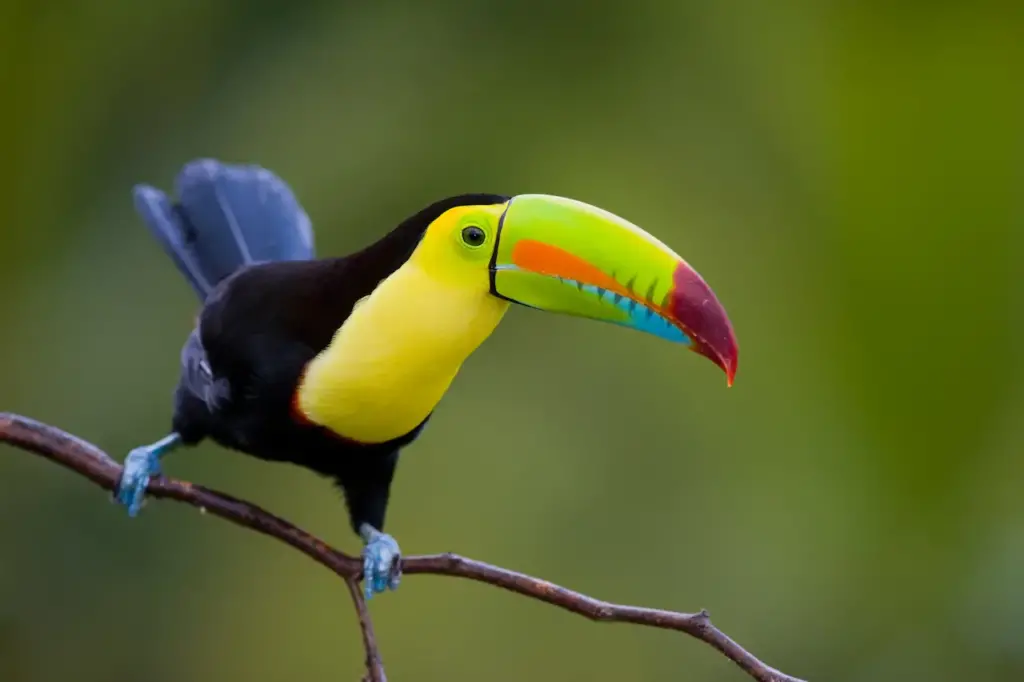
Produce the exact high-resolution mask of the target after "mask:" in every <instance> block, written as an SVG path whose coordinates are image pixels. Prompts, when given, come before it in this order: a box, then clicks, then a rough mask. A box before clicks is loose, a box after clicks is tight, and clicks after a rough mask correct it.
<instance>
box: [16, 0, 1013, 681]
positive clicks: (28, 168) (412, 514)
mask: <svg viewBox="0 0 1024 682" xmlns="http://www.w3.org/2000/svg"><path fill="white" fill-rule="evenodd" d="M853 5H854V4H853V3H848V4H843V3H823V2H816V1H812V0H780V1H779V2H773V3H761V2H752V1H751V2H725V3H697V2H685V1H681V2H676V3H664V2H654V1H650V0H633V1H632V2H629V3H618V4H613V3H592V4H590V5H588V6H587V7H588V8H589V9H587V10H586V11H581V10H580V8H579V7H577V6H572V7H571V8H570V6H569V5H564V6H562V5H558V4H557V3H545V2H535V1H532V0H531V1H521V2H517V3H499V2H476V3H470V2H465V1H455V0H448V1H446V2H435V3H411V2H410V3H399V4H387V3H327V2H306V3H293V4H290V5H288V4H285V3H271V2H251V1H250V2H241V1H236V2H219V3H218V2H200V1H199V0H177V1H176V2H170V1H169V0H152V1H149V2H129V1H128V0H109V1H107V2H91V3H71V2H53V3H39V4H30V3H26V2H22V3H11V2H8V3H6V4H3V5H0V88H2V93H3V98H2V102H3V105H2V107H0V161H2V164H0V167H2V170H0V205H2V206H3V207H4V208H3V218H2V220H0V236H2V241H0V291H2V298H0V309H2V314H0V324H2V325H3V326H2V328H0V357H3V358H4V364H5V367H4V369H3V370H2V371H0V409H5V410H15V411H18V412H22V413H25V414H28V415H31V416H33V417H35V418H39V419H42V420H45V421H49V422H53V423H55V424H58V425H60V426H62V427H64V428H67V429H69V430H71V431H74V432H76V433H78V434H79V435H81V436H83V437H85V438H88V439H90V440H92V441H94V442H96V443H98V444H100V445H102V446H103V447H105V448H107V449H109V451H110V452H111V453H113V454H114V455H115V456H118V457H121V456H123V454H124V453H127V451H128V450H129V449H130V448H131V447H132V446H134V445H137V444H139V443H143V442H149V441H151V440H154V439H155V438H157V437H159V436H160V435H162V434H163V432H164V430H165V429H166V428H167V424H168V418H169V409H170V392H171V389H172V387H173V383H174V380H175V375H176V372H177V358H178V352H179V348H180V345H181V343H182V341H183V339H184V337H185V334H186V333H187V331H188V329H189V326H190V324H191V320H192V316H193V314H194V312H195V302H194V300H193V298H192V293H191V291H190V290H189V288H188V285H187V284H186V283H185V282H184V280H182V279H180V278H179V276H178V274H177V273H176V272H175V270H174V267H173V265H172V264H171V262H170V261H169V260H168V259H166V258H165V257H164V256H163V254H162V253H161V252H160V250H159V248H158V247H157V245H156V243H155V242H154V241H153V240H152V238H151V237H150V236H149V235H148V234H147V233H146V232H145V230H144V228H143V227H142V225H141V223H140V222H139V220H138V219H137V218H136V216H135V215H134V213H133V209H132V205H131V197H130V188H131V185H132V184H133V183H135V182H139V181H146V182H150V183H153V184H157V185H159V186H162V187H168V186H169V185H170V183H171V182H172V180H173V175H174V173H175V172H176V171H177V169H178V167H179V166H180V165H181V164H182V163H183V162H185V161H187V160H189V159H191V158H193V157H196V156H215V157H219V158H222V159H224V160H228V161H251V162H258V163H261V164H263V165H266V166H268V167H271V168H273V169H274V170H275V171H277V172H278V173H280V174H281V175H282V176H284V177H285V178H286V179H287V180H288V181H289V182H290V183H291V184H292V186H293V187H294V189H295V191H296V193H297V194H298V196H299V197H300V199H301V200H302V201H303V203H304V204H305V206H306V207H307V209H308V211H309V213H310V214H311V216H312V218H313V220H314V223H315V225H316V228H317V239H318V246H319V248H320V250H321V252H323V253H341V252H344V251H345V250H348V249H354V248H357V247H359V246H361V245H363V244H365V243H367V242H368V241H369V240H372V239H375V238H376V237H378V236H379V235H381V234H382V233H383V232H384V231H386V230H388V229H389V228H390V227H391V226H392V225H394V224H395V223H396V222H397V221H398V220H400V219H401V218H403V217H404V216H405V215H407V214H409V213H411V212H412V211H414V210H416V209H418V208H420V207H421V206H422V205H424V204H426V203H427V202H429V201H431V200H433V199H435V198H438V197H440V196H442V195H446V194H455V193H460V192H467V191H491V192H502V193H517V192H547V193H554V194H562V195H567V196H572V197H575V198H578V199H582V200H584V201H588V202H591V203H594V204H598V205H600V206H602V207H605V208H607V209H609V210H612V211H614V212H616V213H619V214H621V215H624V216H626V217H628V218H630V219H631V220H633V221H634V222H636V223H638V224H640V225H642V226H644V227H645V228H647V229H649V230H650V231H651V232H653V233H655V234H657V235H658V236H659V237H662V238H663V239H664V240H665V241H666V242H668V243H669V244H670V245H672V246H673V247H674V248H676V249H677V250H678V251H679V252H680V253H682V254H683V256H684V257H685V258H687V259H688V260H689V261H690V262H691V263H692V264H693V265H694V266H695V267H696V268H697V269H698V270H700V271H701V273H702V274H704V275H705V277H706V278H707V279H708V281H709V282H710V283H711V285H712V286H713V287H714V288H715V290H716V292H717V293H718V295H719V297H720V299H721V300H722V302H723V303H724V304H725V305H726V307H727V309H728V310H729V312H730V314H731V316H732V319H733V322H734V324H735V326H736V330H737V334H738V337H739V341H740V348H741V353H740V359H741V361H740V371H739V374H738V376H737V381H736V385H735V387H734V388H732V389H726V387H725V382H724V379H723V377H722V375H721V373H720V372H719V371H718V370H717V369H716V368H715V367H714V366H713V365H712V364H711V363H709V362H707V361H705V360H702V359H701V358H698V357H697V356H695V355H691V354H688V353H686V352H684V351H681V350H680V349H679V347H676V346H671V345H669V344H667V343H663V342H660V341H659V340H657V339H654V338H649V337H645V336H642V335H640V334H636V333H634V332H630V331H627V330H624V329H619V328H616V327H612V326H610V325H607V326H601V325H597V324H594V323H589V322H585V321H581V320H572V319H567V318H556V317H552V316H544V315H541V314H536V313H532V312H530V311H526V310H513V311H512V312H511V313H510V314H509V315H508V316H507V318H506V320H505V322H504V323H503V324H502V325H501V327H500V328H499V330H498V332H497V333H496V334H495V336H494V338H493V339H491V340H490V341H488V342H487V343H486V344H485V345H484V347H483V348H481V350H480V351H479V352H478V353H477V354H475V355H474V356H473V357H472V358H471V359H470V361H469V362H468V363H467V365H466V367H465V370H464V372H463V373H462V375H460V377H459V379H458V380H457V381H456V383H455V385H454V387H453V389H452V392H451V393H450V394H449V396H448V397H447V398H446V400H445V401H444V403H443V404H442V406H441V408H440V409H439V411H438V413H437V415H436V417H435V419H434V420H433V422H432V424H431V426H430V428H429V429H428V430H427V433H426V434H425V435H424V437H423V438H422V439H421V441H420V442H419V443H418V444H417V445H416V446H415V447H414V448H412V449H410V450H409V451H408V452H407V455H406V457H405V458H404V462H403V465H402V466H401V467H400V469H399V473H398V477H397V479H396V482H395V488H394V497H393V500H394V501H393V504H392V507H391V511H390V514H389V526H388V530H390V531H391V532H393V533H394V534H395V535H396V537H397V538H398V539H399V541H400V542H401V543H402V547H403V549H405V550H406V551H408V552H417V553H418V552H434V551H443V550H455V551H458V552H461V553H464V554H467V555H470V556H473V557H477V558H480V559H484V560H488V561H492V562H496V563H501V564H503V565H506V566H509V567H511V568H514V569H518V570H523V571H528V572H531V573H536V574H539V575H542V576H544V577H546V578H548V579H551V580H555V581H559V582H562V583H565V584H567V585H569V586H572V587H574V588H577V589H581V590H584V591H587V592H591V593H594V594H596V595H599V596H601V597H604V598H608V599H614V600H617V601H625V602H634V603H640V604H645V605H654V606H663V607H667V608H678V609H691V610H695V609H698V608H701V607H705V608H708V609H709V610H710V611H711V613H712V616H713V617H714V618H715V620H716V621H717V622H718V623H719V625H721V626H722V627H723V628H724V629H726V630H727V631H728V632H729V633H730V634H731V635H732V636H734V637H735V638H736V639H738V640H739V641H741V642H742V643H743V644H745V645H747V646H749V647H750V648H751V649H752V650H753V651H754V652H755V653H756V654H758V655H760V656H762V657H763V658H765V659H766V660H767V661H768V662H769V663H771V664H773V665H775V666H777V667H779V668H781V669H784V670H786V671H788V672H791V673H793V674H796V675H799V676H802V677H805V678H809V679H811V680H816V681H819V680H820V681H822V682H824V681H828V682H862V681H863V682H880V681H882V680H901V681H904V682H909V681H911V680H922V681H923V680H927V681H928V682H944V681H947V680H948V681H953V680H956V681H958V682H959V681H960V680H970V681H971V682H988V681H990V680H991V681H992V682H1006V681H1008V680H1013V679H1020V678H1021V676H1022V675H1024V586H1022V585H1024V583H1022V576H1024V501H1022V499H1024V498H1022V495H1021V490H1022V485H1024V457H1022V447H1021V446H1022V444H1024V419H1022V416H1021V415H1024V390H1022V389H1021V381H1020V380H1021V378H1022V370H1024V363H1022V362H1021V357H1022V354H1021V351H1020V349H1019V346H1020V344H1019V340H1020V338H1021V334H1022V332H1024V269H1022V268H1021V266H1020V261H1021V257H1022V255H1024V238H1022V236H1021V235H1022V227H1024V224H1022V222H1024V221H1022V218H1024V212H1022V209H1024V201H1022V197H1024V192H1022V189H1021V188H1022V187H1024V184H1022V183H1024V164H1022V152H1024V123H1022V121H1024V90H1022V89H1021V80H1020V75H1021V72H1022V65H1024V41H1022V40H1021V29H1020V27H1021V26H1024V12H1022V10H1021V8H1020V5H1019V3H1009V2H1005V3H997V2H987V3H986V2H980V3H967V2H934V3H910V2H903V3H881V2H875V3H859V4H857V5H856V8H854V7H853ZM168 472H169V473H170V474H172V475H175V476H181V477H184V478H187V479H191V480H196V481H201V482H203V483H205V484H208V485H211V486H214V487H218V488H221V489H225V490H228V491H230V492H231V493H233V494H235V495H239V496H243V497H246V498H249V499H252V500H254V501H256V502H257V503H259V504H261V505H263V506H266V507H268V508H270V509H273V510H275V511H277V512H279V513H280V514H282V515H284V516H286V517H288V518H289V519H291V520H293V521H295V522H297V523H299V524H301V525H303V526H305V527H307V528H308V529H310V530H311V531H313V532H316V533H318V534H320V535H321V536H323V537H325V538H326V539H329V540H331V541H333V542H337V543H339V544H341V545H342V546H343V547H345V548H348V549H350V550H352V551H356V550H357V549H358V543H357V541H356V538H354V537H352V536H350V534H349V532H348V529H347V526H346V522H345V515H344V510H343V509H342V507H341V502H340V499H339V497H338V495H337V493H336V492H335V491H334V490H333V488H332V487H331V485H330V484H328V483H327V482H324V481H320V480H317V479H316V478H314V477H313V476H312V475H310V474H307V473H305V472H302V471H299V470H298V469H295V468H291V467H287V466H282V465H278V466H275V465H270V464H263V463H258V462H254V461H250V460H248V459H246V458H243V457H241V456H239V455H234V454H225V453H224V452H221V451H218V450H217V449H216V448H214V447H212V446H209V447H203V448H201V449H199V450H197V451H195V452H190V453H182V454H178V455H175V456H173V457H172V458H170V459H169V461H168ZM373 610H374V613H375V615H376V618H377V627H378V634H379V636H380V639H381V642H382V644H383V647H384V658H385V662H386V664H387V665H388V672H389V675H390V677H391V678H392V679H395V680H441V679H444V680H490V681H494V682H501V681H505V680H508V681H513V680H515V681H519V680H538V679H543V680H563V679H591V680H609V681H611V680H630V681H631V682H641V681H643V680H683V679H685V680H694V681H697V680H700V681H702V682H713V681H718V680H721V681H722V682H725V681H727V680H740V679H743V678H742V673H740V672H739V671H738V670H737V669H735V668H734V667H733V666H732V665H731V664H729V663H727V662H725V661H724V660H723V659H722V658H721V657H719V656H718V655H717V654H715V653H714V652H713V651H711V650H710V649H708V648H707V647H705V646H703V645H701V644H699V643H697V642H694V641H692V640H690V639H688V638H685V637H682V636H678V635H674V634H671V633H661V632H654V631H649V630H641V629H630V628H627V627H620V626H599V625H594V624H591V623H588V622H586V621H585V620H582V619H578V618H576V617H574V616H570V615H567V614H565V613H562V612H560V611H556V610H553V609H550V608H546V607H543V606H540V605H538V604H534V603H530V602H526V601H524V600H520V599H517V598H515V597H512V596H510V595H508V594H506V593H504V592H500V591H497V590H494V589H489V588H486V587H483V586H480V585H476V584H472V583H463V582H456V581H451V580H443V579H436V578H429V577H412V578H409V579H408V580H406V582H405V583H404V585H403V587H402V588H401V590H400V592H399V593H397V594H388V595H385V596H384V597H383V598H380V599H378V600H375V601H374V603H373ZM115 663H117V664H118V667H117V668H115ZM361 665H362V654H361V651H360V648H359V638H358V634H357V630H356V624H355V618H354V616H353V614H352V613H351V608H350V606H349V604H348V596H347V593H346V591H345V590H344V588H343V586H342V585H340V584H339V583H338V582H337V581H336V580H334V579H333V578H332V577H331V576H330V575H328V574H327V573H326V572H325V571H324V570H322V569H320V568H319V567H317V566H315V565H314V564H312V563H311V562H309V561H308V560H306V559H304V558H303V557H301V556H300V555H298V554H296V553H295V552H292V551H289V550H287V549H286V548H284V547H283V546H280V545H278V544H275V543H273V542H270V541H268V540H266V539H265V538H262V537H259V536H257V535H254V534H251V533H245V532H242V531H239V530H236V529H235V528H233V527H231V526H229V525H227V524H225V523H222V522H219V521H216V520H213V519H209V518H204V517H202V516H200V514H198V513H196V512H195V511H194V510H192V509H188V508H182V507H180V506H176V505H172V504H151V505H150V506H149V507H147V509H146V511H145V512H144V513H143V515H142V517H141V518H140V519H136V520H129V519H128V518H127V516H126V515H125V513H124V511H123V510H122V509H119V508H117V507H115V506H113V505H111V504H109V503H108V502H107V500H106V498H105V497H104V495H103V494H102V493H99V492H98V491H97V490H96V489H95V488H93V487H91V486H90V485H88V484H86V483H85V482H83V481H82V480H80V479H78V478H75V477H73V476H71V475H69V474H68V473H66V472H63V471H61V470H59V469H57V468H55V467H53V466H52V465H49V464H47V463H44V462H42V461H41V460H37V459H34V458H32V457H30V456H28V455H22V454H19V453H16V452H14V451H11V450H7V449H5V450H3V452H2V455H0V680H3V682H9V681H10V682H43V681H49V680H69V679H71V680H75V682H93V681H95V682H122V680H123V681H124V682H165V681H166V682H183V681H185V680H188V681H189V682H213V681H214V680H225V679H246V680H253V681H263V680H266V681H268V682H270V681H276V680H291V679H303V680H341V679H345V680H348V679H358V675H359V674H360V668H361ZM120 666H123V668H121V667H120ZM119 669H120V670H125V671H130V672H126V673H124V674H119V673H118V672H117V671H118V670H119Z"/></svg>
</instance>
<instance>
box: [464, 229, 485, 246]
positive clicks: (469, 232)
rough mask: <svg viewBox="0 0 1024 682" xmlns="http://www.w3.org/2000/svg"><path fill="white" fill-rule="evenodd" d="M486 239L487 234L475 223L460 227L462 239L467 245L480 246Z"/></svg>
mask: <svg viewBox="0 0 1024 682" xmlns="http://www.w3.org/2000/svg"><path fill="white" fill-rule="evenodd" d="M486 239H487V234H486V233H485V232H484V231H483V230H481V229H480V228H479V227H477V226H476V225H470V226H469V227H464V228H462V241H464V242H466V244H468V245H469V246H480V245H481V244H483V243H484V241H485V240H486Z"/></svg>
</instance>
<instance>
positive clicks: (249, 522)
mask: <svg viewBox="0 0 1024 682" xmlns="http://www.w3.org/2000/svg"><path fill="white" fill-rule="evenodd" d="M0 442H6V443H9V444H10V445H13V446H15V447H17V448H20V449H22V450H27V451H29V452H34V453H36V454H39V455H42V456H43V457H45V458H47V459H49V460H51V461H53V462H56V463H57V464H60V465H62V466H64V467H66V468H68V469H70V470H72V471H74V472H76V473H78V474H80V475H82V476H84V477H86V478H88V479H89V480H90V481H92V482H93V483H95V484H96V485H98V486H100V487H101V488H105V489H106V490H113V489H114V487H115V486H116V485H117V482H118V479H119V478H120V475H121V465H120V464H118V463H117V462H115V461H114V460H113V459H111V458H110V456H109V455H107V454H106V453H105V452H103V451H102V450H100V449H99V448H97V447H96V446H95V445H92V444H91V443H87V442H86V441H83V440H81V439H79V438H76V437H75V436H72V435H71V434H69V433H66V432H64V431H61V430H60V429H58V428H56V427H53V426H49V425H47V424H42V423H40V422H37V421H34V420H32V419H28V418H26V417H22V416H19V415H16V414H9V413H0ZM147 494H148V495H149V496H150V497H153V498H163V499H170V500H176V501H178V502H184V503H186V504H190V505H192V506H193V507H198V508H199V509H202V510H205V511H207V512H209V513H211V514H213V515H214V516H219V517H221V518H224V519H227V520H229V521H232V522H234V523H236V524H238V525H240V526H244V527H246V528H249V529H252V530H254V531H256V532H258V533H263V534H264V535H269V536H271V537H274V538H277V539H278V540H280V541H282V542H284V543H287V544H289V545H291V546H292V547H294V548H295V549H297V550H299V551H300V552H302V553H303V554H305V555H306V556H308V557H310V558H311V559H313V560H314V561H316V562H317V563H319V564H321V565H323V566H325V567H327V568H328V569H330V570H331V571H333V572H334V573H336V574H337V575H338V576H339V577H341V578H342V579H343V580H344V581H345V584H346V586H347V587H348V589H349V592H350V593H351V595H352V601H353V603H354V604H355V609H356V614H357V615H358V617H359V627H360V630H361V632H362V636H363V647H364V649H365V651H366V667H367V676H366V677H365V678H364V679H365V680H368V681H369V682H386V678H385V675H384V667H383V665H382V664H381V659H380V652H379V650H378V648H377V642H376V637H375V636H374V632H373V623H372V621H371V619H370V614H369V610H368V609H367V605H366V602H365V601H364V600H363V596H362V592H361V590H360V589H359V581H360V580H361V579H362V570H363V566H362V561H360V560H359V559H358V558H356V557H353V556H349V555H347V554H345V553H343V552H340V551H338V550H336V549H334V548H333V547H330V546H328V545H327V544H326V543H324V542H322V541H321V540H319V539H317V538H316V537H314V536H313V535H310V534H309V533H307V532H306V531H304V530H302V529H301V528H297V527H296V526H293V525H292V524H290V523H288V522H287V521H285V520H283V519H281V518H278V517H277V516H274V515H273V514H271V513H269V512H267V511H264V510H263V509H261V508H259V507H257V506H256V505H254V504H250V503H248V502H244V501H242V500H238V499H235V498H233V497H231V496H230V495H226V494H224V493H220V492H217V491H214V490H210V489H208V488H204V487H202V486H199V485H193V484H192V483H188V482H186V481H179V480H175V479H173V478H167V477H164V476H161V477H157V478H154V479H153V480H151V481H150V483H149V487H148V488H147ZM402 571H403V572H404V573H406V574H414V573H430V574H434V575H447V576H455V577H459V578H468V579H470V580H476V581H478V582H482V583H487V584H488V585H494V586H496V587H501V588H504V589H506V590H509V591H511V592H515V593H516V594H520V595H523V596H524V597H529V598H531V599H536V600H538V601H542V602H546V603H548V604H551V605H553V606H558V607H560V608H563V609H565V610H567V611H571V612H572V613H576V614H579V615H581V616H586V617H587V618H589V619H591V620H595V621H604V622H610V623H634V624H636V625H646V626H649V627H654V628H660V629H663V630H678V631H680V632H685V633H686V634H688V635H690V636H692V637H695V638H697V639H699V640H701V641H702V642H705V643H707V644H710V645H711V646H713V647H714V648H715V649H717V650H718V651H720V652H721V653H722V654H723V655H724V656H725V657H726V658H728V659H729V660H730V661H732V662H733V663H735V664H736V665H738V666H739V667H740V668H742V669H743V670H744V671H746V672H747V674H749V675H750V677H752V678H754V679H755V680H758V682H803V680H800V679H798V678H796V677H791V676H789V675H786V674H784V673H781V672H779V671H778V670H775V669H774V668H771V667H769V666H768V665H766V664H764V663H762V662H761V661H760V660H758V659H757V658H756V657H755V656H754V655H753V654H751V653H750V652H748V651H747V650H746V649H744V648H743V647H741V646H740V645H739V644H737V643H736V642H735V641H733V640H732V639H730V638H729V637H728V636H727V635H726V634H725V633H724V632H722V631H721V630H719V629H718V628H717V627H715V626H714V625H712V623H711V619H710V618H709V617H708V614H707V612H706V611H703V610H702V611H700V612H698V613H679V612H674V611H661V610H658V609H647V608H641V607H637V606H623V605H619V604H612V603H609V602H605V601H600V600H598V599H594V598H592V597H588V596H586V595H584V594H580V593H579V592H573V591H572V590H569V589H566V588H564V587H560V586H558V585H555V584H553V583H550V582H547V581H546V580H541V579H539V578H534V577H531V576H528V575H524V574H522V573H516V572H515V571H509V570H507V569H504V568H499V567H497V566H491V565H490V564H485V563H483V562H481V561H474V560H472V559H466V558H464V557H461V556H458V555H457V554H432V555H427V556H411V557H404V558H403V559H402Z"/></svg>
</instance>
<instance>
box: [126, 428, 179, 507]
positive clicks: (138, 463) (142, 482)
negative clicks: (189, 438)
mask: <svg viewBox="0 0 1024 682" xmlns="http://www.w3.org/2000/svg"><path fill="white" fill-rule="evenodd" d="M179 442H180V441H179V439H178V436H177V434H171V435H170V436H167V437H166V438H164V439H162V440H159V441H157V442H156V443H153V444H151V445H143V446H142V447H138V448H135V449H134V450H132V451H131V452H129V453H128V457H127V458H125V460H124V468H123V469H122V470H121V480H120V481H118V483H117V489H116V490H115V491H114V497H115V498H116V499H117V501H118V502H119V503H120V504H123V505H124V506H126V507H127V508H128V516H137V515H138V513H139V510H141V509H142V502H143V500H144V499H145V496H146V486H147V485H149V479H150V478H152V477H153V476H158V475H159V474H160V458H161V457H163V456H164V455H166V454H167V453H168V452H170V451H171V450H172V449H173V448H174V447H175V446H177V445H178V443H179Z"/></svg>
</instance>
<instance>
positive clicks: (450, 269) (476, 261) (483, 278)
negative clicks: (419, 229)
mask: <svg viewBox="0 0 1024 682" xmlns="http://www.w3.org/2000/svg"><path fill="white" fill-rule="evenodd" d="M505 207H506V204H495V205H493V206H457V207H455V208H452V209H449V210H448V211H445V212H444V213H443V214H442V215H441V216H440V217H439V218H438V219H437V220H435V221H434V222H433V223H431V224H430V227H428V228H427V231H426V232H425V233H424V235H423V240H422V241H421V242H420V244H419V246H418V247H416V250H415V251H414V252H413V254H412V256H411V257H410V259H409V261H410V263H413V264H415V265H417V266H419V267H421V268H423V269H424V270H426V271H427V272H429V273H430V274H431V276H432V277H434V278H435V279H437V280H438V281H441V282H444V283H446V284H451V285H455V286H459V287H464V288H471V289H474V290H478V291H479V292H480V293H481V294H486V293H489V292H490V286H491V284H490V263H491V257H492V256H493V254H494V240H495V239H496V238H497V236H498V224H499V222H500V221H501V215H502V213H504V212H505Z"/></svg>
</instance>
